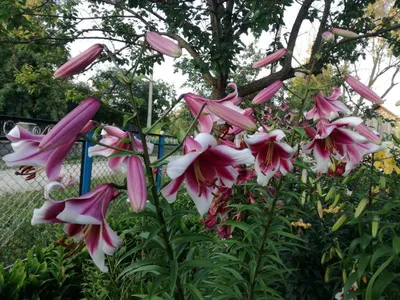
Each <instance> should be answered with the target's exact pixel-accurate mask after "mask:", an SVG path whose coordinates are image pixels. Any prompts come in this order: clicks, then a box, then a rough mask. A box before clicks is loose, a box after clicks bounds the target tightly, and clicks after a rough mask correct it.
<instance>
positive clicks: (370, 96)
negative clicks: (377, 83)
mask: <svg viewBox="0 0 400 300" xmlns="http://www.w3.org/2000/svg"><path fill="white" fill-rule="evenodd" d="M344 81H346V82H347V84H348V85H350V86H351V87H352V88H353V90H355V91H356V92H357V94H359V95H360V96H361V97H363V98H365V99H367V100H369V101H371V102H373V103H376V104H382V103H383V100H382V99H381V97H379V96H378V95H377V94H376V93H375V92H374V91H372V90H371V89H370V88H369V87H367V86H366V85H364V84H362V83H361V82H360V81H358V80H357V79H355V78H354V77H353V76H350V75H349V76H347V77H346V78H345V79H344Z"/></svg>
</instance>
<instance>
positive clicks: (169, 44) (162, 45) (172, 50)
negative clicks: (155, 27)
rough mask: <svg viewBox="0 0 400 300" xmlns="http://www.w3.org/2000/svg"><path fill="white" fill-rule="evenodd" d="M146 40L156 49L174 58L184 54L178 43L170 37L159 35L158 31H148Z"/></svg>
mask: <svg viewBox="0 0 400 300" xmlns="http://www.w3.org/2000/svg"><path fill="white" fill-rule="evenodd" d="M146 41H147V42H148V43H149V44H150V46H151V47H153V48H154V49H155V50H157V51H158V52H160V53H161V54H165V55H168V56H171V57H174V58H177V57H180V56H181V55H182V49H181V47H179V45H178V44H176V43H174V42H173V41H171V40H170V39H168V38H166V37H163V36H161V35H159V34H158V33H156V32H147V33H146Z"/></svg>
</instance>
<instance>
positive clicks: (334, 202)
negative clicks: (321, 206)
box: [331, 194, 340, 207]
mask: <svg viewBox="0 0 400 300" xmlns="http://www.w3.org/2000/svg"><path fill="white" fill-rule="evenodd" d="M339 200H340V194H336V196H335V200H333V203H332V205H331V207H336V206H337V205H338V203H339Z"/></svg>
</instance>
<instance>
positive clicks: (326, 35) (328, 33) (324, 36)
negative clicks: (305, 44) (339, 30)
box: [322, 31, 334, 42]
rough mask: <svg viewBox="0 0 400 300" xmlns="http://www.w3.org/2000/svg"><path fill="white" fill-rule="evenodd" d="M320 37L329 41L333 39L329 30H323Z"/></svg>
mask: <svg viewBox="0 0 400 300" xmlns="http://www.w3.org/2000/svg"><path fill="white" fill-rule="evenodd" d="M322 38H323V39H324V40H325V41H327V42H331V41H333V38H334V34H333V33H332V32H330V31H325V32H324V33H323V34H322Z"/></svg>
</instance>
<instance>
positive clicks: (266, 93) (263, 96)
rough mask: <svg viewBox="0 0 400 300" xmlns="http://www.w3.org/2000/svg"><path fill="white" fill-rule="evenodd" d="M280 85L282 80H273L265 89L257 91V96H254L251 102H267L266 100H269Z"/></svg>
mask: <svg viewBox="0 0 400 300" xmlns="http://www.w3.org/2000/svg"><path fill="white" fill-rule="evenodd" d="M282 85H283V83H282V81H280V80H277V81H275V82H274V83H272V84H270V85H269V86H267V87H266V88H265V89H263V90H262V91H261V92H259V93H258V94H257V96H255V97H254V99H253V101H252V103H253V104H261V103H264V102H267V101H268V100H271V98H272V97H273V96H274V95H275V94H276V93H277V92H278V91H279V90H280V88H281V87H282Z"/></svg>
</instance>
